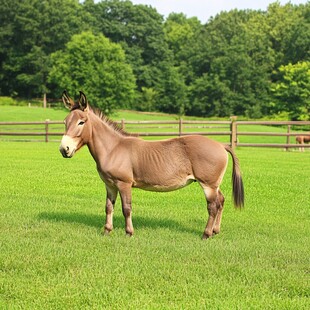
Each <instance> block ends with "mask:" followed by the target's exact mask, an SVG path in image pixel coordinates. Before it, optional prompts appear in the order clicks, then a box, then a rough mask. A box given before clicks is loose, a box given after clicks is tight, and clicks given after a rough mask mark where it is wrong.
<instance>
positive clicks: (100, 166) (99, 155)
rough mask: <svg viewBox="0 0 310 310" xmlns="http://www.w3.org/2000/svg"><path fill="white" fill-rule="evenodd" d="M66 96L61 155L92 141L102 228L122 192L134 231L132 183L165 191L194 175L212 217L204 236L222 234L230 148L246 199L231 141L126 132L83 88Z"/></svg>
mask: <svg viewBox="0 0 310 310" xmlns="http://www.w3.org/2000/svg"><path fill="white" fill-rule="evenodd" d="M62 100H63V102H64V104H65V106H66V107H67V108H69V109H70V113H69V115H68V116H67V117H66V119H65V121H64V122H65V127H66V131H65V134H64V136H63V137H62V140H61V144H60V149H59V150H60V152H61V154H62V155H63V157H65V158H71V157H72V156H73V155H74V154H75V153H76V152H77V151H78V150H79V149H80V148H81V147H82V146H83V145H85V144H86V145H87V146H88V149H89V151H90V153H91V155H92V157H93V158H94V160H95V161H96V164H97V171H98V173H99V175H100V177H101V179H102V181H103V182H104V183H105V187H106V193H107V196H106V206H105V211H106V221H105V225H104V234H109V233H110V232H111V231H112V230H113V210H114V205H115V201H116V197H117V194H118V193H119V194H120V197H121V202H122V211H123V215H124V218H125V231H126V234H127V235H128V236H132V235H133V233H134V228H133V225H132V208H131V197H132V194H131V192H132V188H140V189H144V190H148V191H155V192H167V191H173V190H177V189H180V188H182V187H184V186H187V185H189V184H190V183H192V182H193V181H197V182H199V183H200V185H201V187H202V189H203V191H204V194H205V197H206V201H207V209H208V213H209V218H208V221H207V224H206V227H205V230H204V233H203V239H207V238H209V237H211V236H213V235H214V234H218V233H219V232H220V226H221V219H222V212H223V206H224V196H223V194H222V193H221V191H220V188H219V187H220V184H221V182H222V179H223V177H224V174H225V171H226V167H227V163H228V155H227V154H228V153H230V155H231V157H232V160H233V171H232V188H233V199H234V205H235V207H237V208H241V207H242V206H243V205H244V190H243V182H242V177H241V172H240V167H239V162H238V159H237V157H236V155H235V154H234V152H233V151H232V149H231V148H230V147H228V146H225V145H223V144H221V143H219V142H216V141H213V140H210V139H208V138H206V137H203V136H199V135H192V136H185V137H179V138H173V139H168V140H162V141H145V140H143V139H141V138H138V137H137V136H133V135H130V134H128V133H127V132H125V131H124V130H122V129H120V128H119V127H118V125H117V123H115V122H113V121H111V120H110V119H108V118H107V117H106V116H104V115H103V114H102V112H100V111H99V110H95V109H93V108H92V107H91V106H90V105H89V104H88V101H87V98H86V96H85V94H84V93H83V92H80V97H79V100H78V101H77V102H74V101H73V100H72V99H71V98H70V97H69V96H68V94H67V92H66V91H64V92H63V95H62ZM227 152H228V153H227Z"/></svg>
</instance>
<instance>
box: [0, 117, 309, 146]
mask: <svg viewBox="0 0 310 310" xmlns="http://www.w3.org/2000/svg"><path fill="white" fill-rule="evenodd" d="M119 125H120V127H122V128H123V129H125V130H128V131H129V132H131V133H137V134H138V135H139V136H140V137H162V138H163V137H175V136H185V135H192V134H198V135H205V136H217V140H219V141H221V142H223V143H226V144H230V145H231V146H232V148H235V147H272V148H275V147H276V148H285V149H289V148H298V147H300V145H299V144H296V142H295V137H296V136H310V133H309V130H310V121H237V119H236V117H231V120H230V121H187V120H182V119H180V120H175V121H125V120H122V121H120V122H119ZM257 125H261V126H264V127H260V130H261V129H262V128H264V129H266V131H264V132H260V131H255V126H257ZM245 127H246V130H244V128H245ZM251 127H253V128H254V131H252V130H249V128H251ZM271 127H272V128H271ZM292 127H293V128H294V131H293V130H292ZM270 128H271V129H270ZM275 128H277V130H276V131H279V132H275ZM298 128H302V129H305V128H306V130H307V132H305V131H304V132H302V131H300V130H298ZM168 129H169V130H171V131H168ZM267 129H270V131H267ZM280 129H281V130H280ZM242 130H244V131H242ZM63 133H64V124H63V122H61V121H50V120H46V121H44V122H0V139H1V140H8V141H12V140H14V141H16V140H19V141H20V140H22V141H45V142H49V141H59V140H60V137H61V136H62V135H63ZM14 137H19V138H17V139H16V138H14ZM254 137H255V138H254ZM268 137H272V140H274V139H275V137H278V138H279V143H274V142H272V143H268ZM280 137H282V139H280ZM55 138H57V139H55ZM292 138H294V139H292ZM283 139H285V140H283ZM248 140H250V141H248ZM255 140H256V141H255ZM257 140H260V141H259V142H258V141H257ZM269 140H270V138H269ZM304 147H306V148H309V147H310V144H306V145H304Z"/></svg>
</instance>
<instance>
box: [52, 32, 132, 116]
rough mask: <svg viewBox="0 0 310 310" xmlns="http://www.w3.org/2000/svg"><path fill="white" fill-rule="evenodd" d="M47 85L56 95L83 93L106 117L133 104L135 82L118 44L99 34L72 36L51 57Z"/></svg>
mask: <svg viewBox="0 0 310 310" xmlns="http://www.w3.org/2000/svg"><path fill="white" fill-rule="evenodd" d="M52 60H53V68H52V70H51V72H50V76H49V77H50V81H51V82H52V83H54V84H55V85H57V86H58V89H59V93H61V91H62V90H63V89H67V90H68V91H69V92H70V93H72V94H74V93H75V92H76V91H77V90H83V91H85V92H86V93H87V94H88V99H89V100H90V102H91V103H92V104H93V105H94V106H97V107H100V108H101V109H102V110H104V111H105V112H106V113H110V112H112V110H113V109H115V108H124V107H127V108H128V107H130V106H131V105H132V103H133V100H134V89H135V79H134V75H133V73H132V69H131V67H130V65H128V64H127V63H126V59H125V53H124V51H123V50H122V47H121V46H120V45H119V44H116V43H112V42H111V41H110V40H109V39H107V38H106V37H104V36H103V35H102V34H98V35H94V34H92V33H91V32H83V33H81V34H79V35H74V36H73V37H72V39H71V41H70V42H68V43H67V45H66V48H65V49H64V50H63V51H57V52H55V53H54V54H52Z"/></svg>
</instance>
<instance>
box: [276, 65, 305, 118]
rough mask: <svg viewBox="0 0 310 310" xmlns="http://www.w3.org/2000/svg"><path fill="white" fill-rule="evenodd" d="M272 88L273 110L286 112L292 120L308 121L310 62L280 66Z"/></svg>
mask: <svg viewBox="0 0 310 310" xmlns="http://www.w3.org/2000/svg"><path fill="white" fill-rule="evenodd" d="M279 76H280V77H279V80H278V82H277V83H275V84H274V86H273V89H272V90H273V92H274V94H275V98H276V99H277V102H276V105H275V110H276V111H277V112H288V113H289V115H290V116H291V119H293V120H310V62H309V61H304V62H298V63H297V64H294V65H293V64H288V65H286V66H280V68H279Z"/></svg>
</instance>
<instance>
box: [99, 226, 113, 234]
mask: <svg viewBox="0 0 310 310" xmlns="http://www.w3.org/2000/svg"><path fill="white" fill-rule="evenodd" d="M111 231H112V229H108V228H106V227H105V228H104V229H103V230H102V233H101V234H102V235H103V236H109V235H110V233H111Z"/></svg>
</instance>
